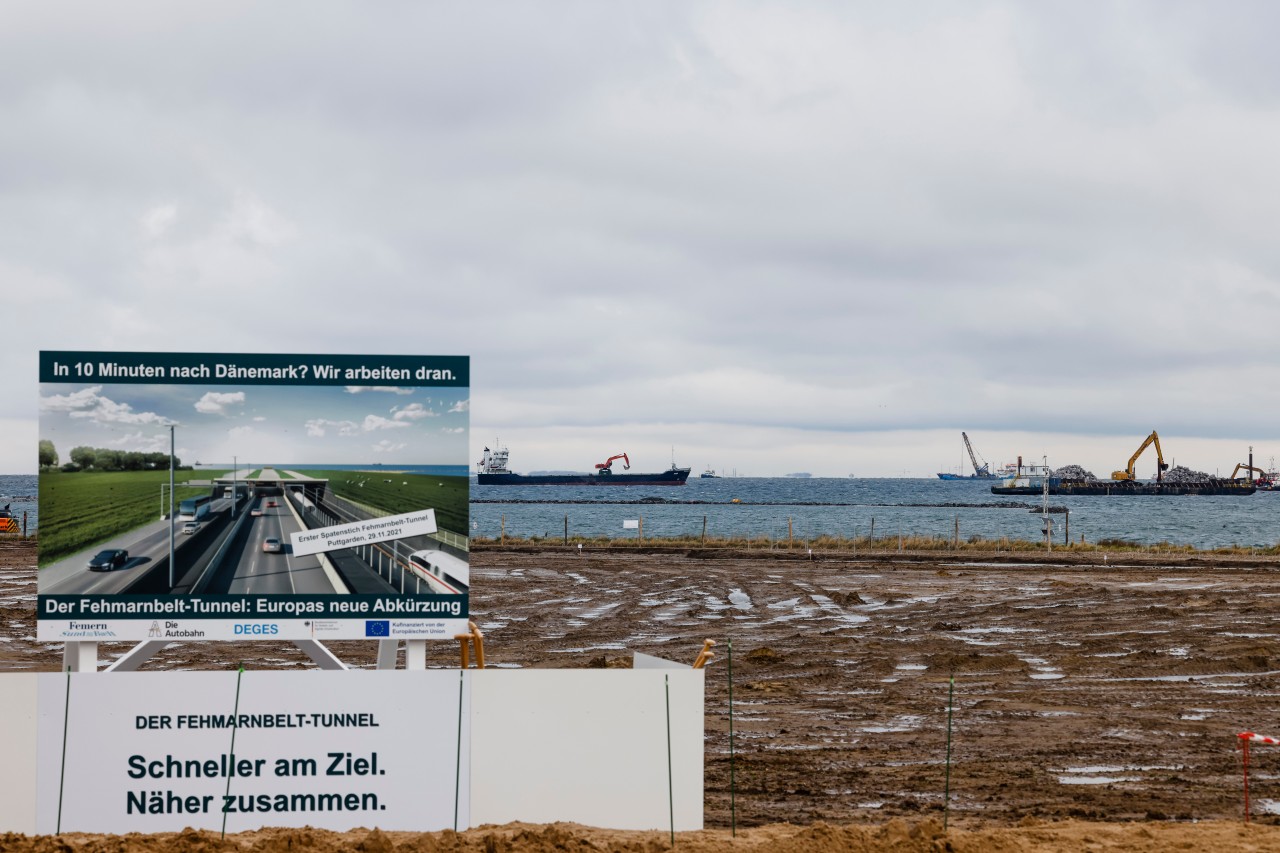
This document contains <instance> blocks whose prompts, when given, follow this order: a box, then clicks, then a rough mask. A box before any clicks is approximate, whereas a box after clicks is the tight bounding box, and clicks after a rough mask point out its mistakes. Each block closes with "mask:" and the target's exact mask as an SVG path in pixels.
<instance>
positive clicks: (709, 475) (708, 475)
mask: <svg viewBox="0 0 1280 853" xmlns="http://www.w3.org/2000/svg"><path fill="white" fill-rule="evenodd" d="M698 477H699V479H702V480H719V479H720V475H719V474H717V473H716V472H715V471H714V470H713V469H712V467H711V466H710V465H708V466H707V470H705V471H703V472H702V473H701V474H699V475H698Z"/></svg>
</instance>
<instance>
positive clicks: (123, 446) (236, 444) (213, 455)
mask: <svg viewBox="0 0 1280 853" xmlns="http://www.w3.org/2000/svg"><path fill="white" fill-rule="evenodd" d="M468 402H469V401H468V393H467V389H465V388H408V387H405V388H393V387H377V388H375V387H360V386H347V387H345V388H344V387H337V386H284V385H246V386H243V387H238V386H234V385H215V386H204V385H136V384H126V385H110V384H89V383H85V384H44V385H42V386H41V388H40V437H41V438H45V439H49V440H50V441H52V442H53V443H54V446H55V448H56V449H57V451H58V454H59V457H60V459H61V460H62V461H64V462H65V461H69V459H70V452H71V450H72V448H74V447H79V446H87V447H95V448H97V447H104V448H109V449H115V450H140V451H164V452H168V450H169V428H168V426H169V424H170V423H172V424H175V425H176V426H175V428H174V442H175V444H176V453H177V455H178V457H179V458H180V459H181V460H182V462H183V464H188V465H190V464H195V463H203V464H205V465H212V464H217V465H230V464H231V462H232V460H233V457H234V458H235V459H236V460H237V462H238V464H239V465H240V466H241V467H246V466H252V467H262V466H263V465H273V466H277V467H287V466H288V465H290V464H311V465H319V464H336V465H357V464H382V465H397V464H399V465H467V464H468V463H469V462H470V461H471V460H470V459H469V451H468V447H467V419H468V412H467V409H468Z"/></svg>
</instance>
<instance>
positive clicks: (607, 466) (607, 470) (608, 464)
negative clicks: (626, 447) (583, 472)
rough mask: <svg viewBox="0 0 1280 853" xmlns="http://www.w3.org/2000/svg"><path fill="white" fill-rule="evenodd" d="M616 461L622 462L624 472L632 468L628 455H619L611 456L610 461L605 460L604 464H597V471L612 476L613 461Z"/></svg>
mask: <svg viewBox="0 0 1280 853" xmlns="http://www.w3.org/2000/svg"><path fill="white" fill-rule="evenodd" d="M615 459H621V460H622V470H624V471H626V470H627V469H629V468H630V467H631V460H630V459H628V458H627V454H625V453H619V454H617V455H616V456H610V457H609V458H608V459H606V460H604V461H603V462H597V463H596V470H597V471H599V472H600V473H601V474H612V473H613V461H614V460H615Z"/></svg>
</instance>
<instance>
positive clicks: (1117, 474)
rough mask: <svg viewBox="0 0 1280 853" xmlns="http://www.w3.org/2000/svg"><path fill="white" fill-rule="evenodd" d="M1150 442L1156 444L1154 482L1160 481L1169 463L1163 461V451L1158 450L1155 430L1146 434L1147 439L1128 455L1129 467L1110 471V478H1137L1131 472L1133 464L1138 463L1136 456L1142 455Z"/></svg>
mask: <svg viewBox="0 0 1280 853" xmlns="http://www.w3.org/2000/svg"><path fill="white" fill-rule="evenodd" d="M1152 444H1154V445H1155V446H1156V482H1157V483H1159V482H1162V481H1163V480H1164V472H1165V471H1168V470H1169V463H1168V462H1165V461H1164V453H1162V452H1161V451H1160V436H1159V435H1157V434H1156V431H1155V430H1152V431H1151V435H1149V436H1147V440H1146V441H1144V442H1142V444H1141V445H1139V446H1138V449H1137V450H1136V451H1134V454H1133V455H1132V456H1130V457H1129V467H1127V468H1125V470H1123V471H1112V472H1111V479H1113V480H1120V481H1126V480H1136V479H1137V478H1136V477H1135V476H1134V474H1133V469H1134V466H1135V465H1137V464H1138V457H1139V456H1141V455H1142V451H1144V450H1146V449H1147V448H1148V447H1149V446H1150V445H1152Z"/></svg>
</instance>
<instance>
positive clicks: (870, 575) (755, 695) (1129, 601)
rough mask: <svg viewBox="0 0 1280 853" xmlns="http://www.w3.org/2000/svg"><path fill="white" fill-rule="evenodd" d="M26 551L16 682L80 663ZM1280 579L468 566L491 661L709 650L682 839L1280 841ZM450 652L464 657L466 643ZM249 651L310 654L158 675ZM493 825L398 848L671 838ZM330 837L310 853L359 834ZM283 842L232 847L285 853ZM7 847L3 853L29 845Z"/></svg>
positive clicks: (0, 592)
mask: <svg viewBox="0 0 1280 853" xmlns="http://www.w3.org/2000/svg"><path fill="white" fill-rule="evenodd" d="M24 549H25V550H24ZM34 557H35V555H34V549H33V548H32V547H31V546H30V545H29V544H22V543H19V544H16V545H15V544H12V543H10V544H7V545H6V544H3V543H0V624H3V625H4V632H3V634H2V635H0V640H2V641H0V670H5V671H33V670H34V671H56V670H58V669H59V667H60V665H61V646H60V645H58V644H52V643H37V642H35V640H34V633H35V631H34V604H35V592H36V590H35V586H36V581H35V569H34V564H35V558H34ZM1277 567H1278V564H1277V563H1275V562H1273V561H1271V560H1269V559H1262V558H1248V557H1240V558H1226V557H1215V558H1214V559H1212V560H1207V559H1202V558H1198V557H1194V556H1192V557H1188V556H1185V555H1184V556H1174V557H1168V558H1165V557H1156V556H1151V555H1138V554H1133V555H1123V554H1109V555H1107V556H1106V561H1105V562H1103V556H1102V554H1101V553H1099V554H1096V555H1091V554H1079V553H1076V554H1071V555H1059V554H1057V553H1055V554H1046V555H1041V556H1040V557H1039V558H1035V560H1034V561H1033V559H1032V558H1031V557H1028V556H1027V555H1025V554H1019V555H1017V556H1016V558H1014V557H1012V556H1011V555H1009V554H1007V553H1006V554H1001V555H995V554H992V555H987V556H977V557H975V556H974V555H973V554H971V553H966V554H965V555H964V556H963V557H956V556H954V555H952V556H948V555H946V554H936V553H934V554H928V555H925V554H921V555H911V554H898V553H885V554H883V555H870V556H868V555H865V554H860V555H858V556H856V557H855V556H853V555H842V554H833V553H824V554H822V555H819V556H818V558H817V559H815V560H810V559H809V558H808V554H807V553H806V552H804V551H802V550H800V549H796V550H795V551H793V552H788V551H785V550H779V551H768V552H763V551H750V552H746V551H737V552H730V551H721V550H706V551H701V550H689V549H680V550H663V549H654V550H642V549H639V548H629V549H624V548H618V549H612V550H603V551H599V552H592V551H591V550H590V549H588V550H587V551H586V552H585V553H583V554H581V555H579V554H578V553H577V552H576V550H573V549H569V548H562V547H554V548H553V547H547V546H540V547H526V548H521V547H496V546H488V547H485V548H484V549H482V550H478V551H476V552H474V553H473V554H472V568H471V579H472V580H471V584H472V589H473V593H472V601H471V607H472V614H473V619H474V620H475V621H476V622H477V623H478V624H479V625H480V627H481V629H482V630H483V631H484V634H485V637H486V644H485V645H486V653H487V658H488V662H489V664H490V665H500V666H520V667H605V666H608V667H614V666H618V667H624V666H629V665H630V653H631V652H633V651H638V652H645V653H648V654H653V655H659V656H662V657H668V658H673V659H676V660H681V661H686V662H691V661H692V660H693V659H694V658H695V656H696V655H697V652H698V650H699V649H700V648H701V646H702V641H703V640H704V639H706V638H710V639H714V640H715V641H716V642H717V646H716V648H715V651H716V657H715V659H714V661H713V662H712V664H711V665H710V666H709V668H708V670H707V681H706V688H707V689H706V732H707V738H706V753H705V764H706V783H705V821H706V826H707V827H708V831H707V832H705V833H701V834H688V835H687V837H686V836H681V837H680V839H679V841H680V846H682V847H686V848H687V849H694V850H713V849H730V847H733V848H737V847H741V846H744V845H745V846H750V847H751V849H755V850H784V849H787V850H790V849H797V850H799V849H806V850H844V849H848V850H881V849H885V850H888V849H894V850H915V849H920V850H934V849H952V850H971V849H972V850H979V849H983V850H1001V849H1003V850H1082V849H1125V850H1157V849H1159V850H1164V849H1167V848H1169V847H1173V848H1179V849H1195V850H1201V849H1202V850H1249V849H1256V850H1265V849H1272V850H1280V826H1277V823H1278V822H1280V748H1275V747H1271V748H1268V747H1265V746H1261V745H1258V746H1256V747H1255V749H1254V750H1253V751H1252V755H1251V759H1252V773H1251V795H1252V798H1253V803H1252V806H1253V820H1254V823H1253V824H1252V825H1251V826H1250V827H1247V828H1246V827H1244V826H1243V824H1242V822H1241V819H1242V776H1241V760H1240V759H1241V755H1240V751H1239V749H1238V744H1239V741H1238V738H1237V737H1236V735H1237V733H1239V732H1242V731H1248V730H1252V731H1257V732H1260V733H1262V734H1273V735H1280V701H1278V696H1280V694H1278V689H1280V647H1278V646H1277V636H1278V635H1280V631H1278V630H1277V624H1276V619H1277V615H1278V610H1280V607H1278V600H1280V588H1277V586H1276V583H1275V580H1276V569H1277ZM730 641H731V642H732V690H733V719H732V723H733V728H734V739H733V743H732V757H731V742H730V737H729V728H730V702H729V690H730V679H729V662H730V661H729V657H730V655H729V652H730V649H729V644H730ZM329 645H330V647H331V648H332V649H333V650H334V651H335V652H336V653H337V654H338V656H339V657H341V658H342V659H343V660H345V661H347V662H348V663H350V664H352V665H358V666H372V665H373V663H374V658H375V655H376V647H375V645H374V644H373V643H371V642H354V641H353V642H335V643H331V644H329ZM125 648H127V646H125V645H120V646H118V647H117V646H108V645H104V646H102V647H100V654H101V656H102V658H103V659H104V660H110V659H111V658H112V657H113V656H115V655H118V654H120V653H122V652H123V651H124V650H125ZM430 655H431V663H432V664H433V665H440V666H446V665H454V666H456V658H457V651H456V647H455V646H453V645H448V646H446V645H445V644H441V645H440V646H439V648H438V649H437V648H436V647H434V646H433V647H432V649H431V650H430ZM241 662H243V664H244V666H245V667H246V668H248V669H268V668H295V667H306V666H310V665H311V664H310V662H309V661H308V660H307V659H306V658H305V656H303V655H302V654H301V653H300V652H298V651H297V650H296V649H294V648H293V647H292V646H290V645H287V644H281V643H242V644H236V645H234V646H231V645H230V644H220V643H209V644H196V643H192V644H183V645H174V646H171V647H170V648H168V649H167V650H165V651H164V652H162V653H161V654H160V655H159V656H157V657H156V658H154V659H153V660H152V661H151V662H149V663H148V664H147V668H148V669H171V668H189V669H227V668H234V667H235V666H237V665H238V664H240V663H241ZM953 679H954V686H953V684H952V680H953ZM949 706H950V707H951V709H952V711H951V725H950V728H951V743H950V749H951V761H950V777H949V779H948V776H947V749H948V737H947V734H948V707H949ZM620 772H625V770H622V769H620ZM948 790H949V794H950V811H949V815H947V820H948V823H949V826H950V828H951V830H952V831H951V832H950V833H949V834H948V835H946V837H945V838H943V836H942V835H941V834H940V833H941V821H942V820H943V817H944V803H945V797H946V794H947V792H948ZM735 822H736V826H737V827H738V828H739V834H740V837H739V838H738V839H737V840H736V841H734V840H732V839H731V837H730V832H729V828H730V826H731V825H732V824H733V823H735ZM783 824H785V825H786V826H780V825H783ZM552 830H555V832H558V833H561V834H562V835H563V837H562V838H560V839H559V841H558V842H556V843H560V844H562V846H561V847H559V848H557V847H556V846H555V845H554V844H551V843H550V842H547V838H549V837H550V836H548V835H547V833H549V832H552ZM485 831H486V830H471V831H470V832H469V833H465V834H464V835H463V836H460V837H456V838H455V837H452V836H451V835H450V834H445V836H441V835H439V834H435V835H432V836H431V838H433V839H435V840H434V841H432V842H431V843H432V844H436V843H440V844H444V842H445V841H446V840H447V841H449V843H450V844H455V845H461V846H439V847H431V846H425V847H408V846H406V847H404V849H459V850H463V849H468V850H469V849H476V850H490V849H495V850H506V849H511V850H525V849H528V850H541V849H548V850H550V849H592V848H590V847H587V846H584V845H585V844H586V843H591V844H596V845H597V847H598V849H637V850H639V849H658V848H659V847H665V846H667V843H668V842H667V839H666V838H665V836H663V835H661V834H652V833H650V834H647V835H646V834H644V833H630V834H628V833H603V832H602V831H599V830H589V829H586V828H582V827H572V826H561V827H523V828H516V829H513V828H510V827H508V828H504V829H502V830H501V831H499V830H493V829H490V830H488V831H489V832H490V835H491V836H492V838H491V839H490V841H488V842H486V841H484V840H483V835H484V832H485ZM280 832H281V833H285V835H287V831H284V830H281V831H280ZM494 833H497V834H494ZM504 833H505V834H504ZM521 833H523V835H522V837H523V838H524V843H523V845H520V844H517V845H515V846H511V845H512V844H514V841H513V839H515V837H516V835H517V834H521ZM321 835H323V834H314V839H313V840H314V841H315V844H316V845H319V846H316V847H314V848H307V849H339V848H338V847H336V846H335V847H332V848H330V847H325V846H324V844H328V843H330V842H327V841H326V842H323V843H322V842H321V840H320V837H321ZM366 835H367V834H366ZM801 835H804V839H803V841H802V840H801V839H800V836H801ZM855 835H856V836H857V838H856V839H855V838H854V836H855ZM446 836H447V837H446ZM281 837H282V838H283V837H284V836H281ZM335 837H339V838H340V837H341V836H335ZM352 837H355V836H352ZM379 837H380V838H381V836H379ZM423 837H424V838H426V836H423ZM263 839H264V837H263V836H255V838H254V839H250V840H244V839H242V840H241V842H237V843H242V846H254V845H256V846H254V849H274V848H272V847H271V846H269V845H267V846H263V844H264V843H265V842H264V840H263ZM359 839H365V840H366V841H367V840H368V839H367V838H366V837H365V835H361V836H359V838H358V839H357V840H359ZM538 839H541V840H538ZM747 839H755V841H752V842H750V843H748V842H747ZM877 839H879V840H877ZM997 839H1001V840H999V841H997ZM206 840H207V839H206ZM393 841H394V843H395V844H398V845H407V844H409V840H407V839H405V838H401V837H400V836H395V837H394V838H393ZM170 842H172V843H177V842H176V841H175V840H174V839H173V838H170ZM12 843H16V842H15V841H12V840H9V841H6V840H4V839H0V849H27V848H22V847H12V846H9V845H11V844H12ZM24 843H25V842H24ZM140 843H141V841H140ZM193 843H194V841H193ZM202 843H203V842H202ZM281 843H283V842H281ZM289 843H290V844H294V843H296V839H295V840H294V841H293V842H289ZM333 843H335V844H336V843H337V842H333ZM343 843H354V842H352V841H351V838H348V839H347V841H346V842H343ZM361 843H364V842H363V841H362V842H361ZM379 843H381V842H379ZM423 843H424V844H425V843H426V842H423ZM539 844H542V845H543V846H538V845H539ZM468 845H470V846H468ZM503 845H507V846H503ZM575 845H576V846H575ZM938 845H942V846H938ZM946 845H950V846H949V847H948V846H946ZM29 849H37V848H34V847H33V848H29ZM49 849H53V848H49ZM78 849H80V848H78ZM82 849H88V848H87V847H86V848H82ZM123 849H132V848H123ZM137 849H140V850H141V849H148V848H144V847H139V848H137ZM157 849H159V848H157ZM166 849H182V848H180V847H168V848H166ZM191 849H195V848H194V847H193V848H191ZM201 849H215V848H213V847H201ZM282 849H283V848H282ZM294 849H298V848H296V847H295V848H294ZM364 849H371V848H368V847H366V848H364ZM387 849H390V848H389V847H388V848H387Z"/></svg>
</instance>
